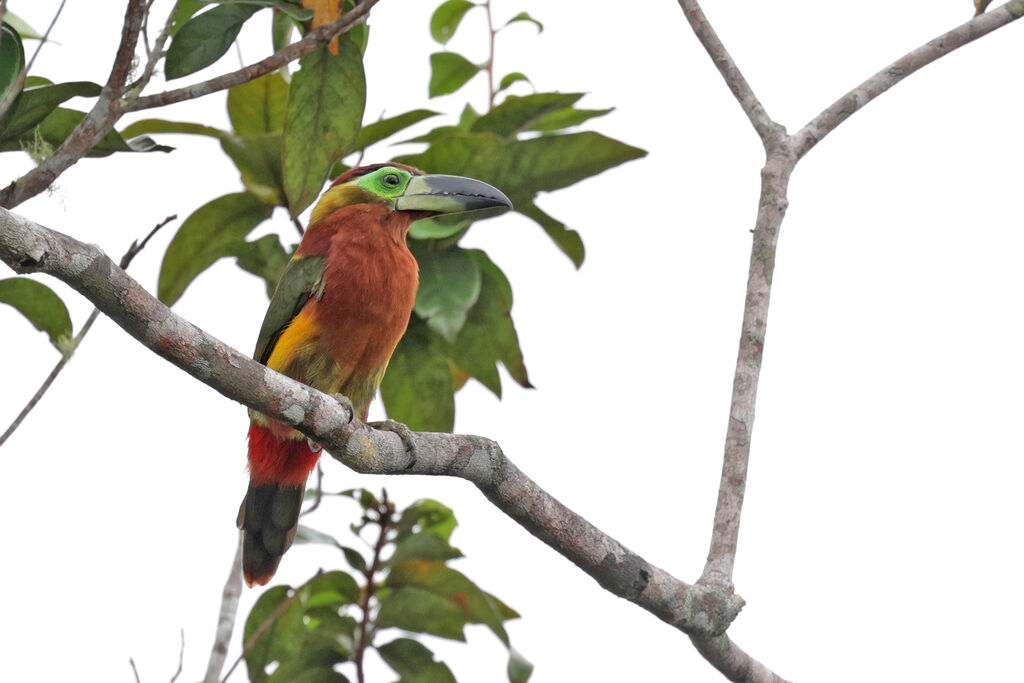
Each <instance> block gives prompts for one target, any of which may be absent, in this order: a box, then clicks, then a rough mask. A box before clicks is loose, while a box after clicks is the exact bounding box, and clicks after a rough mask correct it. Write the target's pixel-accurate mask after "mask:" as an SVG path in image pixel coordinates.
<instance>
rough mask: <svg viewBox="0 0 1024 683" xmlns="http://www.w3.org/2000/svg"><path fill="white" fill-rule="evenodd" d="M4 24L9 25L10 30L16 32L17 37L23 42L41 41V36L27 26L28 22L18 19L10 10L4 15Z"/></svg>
mask: <svg viewBox="0 0 1024 683" xmlns="http://www.w3.org/2000/svg"><path fill="white" fill-rule="evenodd" d="M3 19H4V22H5V23H7V24H10V26H11V28H13V29H14V30H15V31H17V32H18V35H19V36H21V37H22V38H23V39H25V40H42V39H43V34H42V33H40V32H39V31H37V30H35V29H34V28H32V27H31V26H29V24H28V22H27V21H25V20H24V19H22V18H21V17H19V16H18V15H17V14H15V13H14V12H12V11H11V10H7V11H6V12H5V13H4V17H3Z"/></svg>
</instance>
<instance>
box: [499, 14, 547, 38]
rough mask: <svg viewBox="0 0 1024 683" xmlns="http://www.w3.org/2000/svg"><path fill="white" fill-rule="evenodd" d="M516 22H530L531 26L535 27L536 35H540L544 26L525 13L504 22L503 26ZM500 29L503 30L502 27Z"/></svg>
mask: <svg viewBox="0 0 1024 683" xmlns="http://www.w3.org/2000/svg"><path fill="white" fill-rule="evenodd" d="M518 21H528V22H530V23H531V24H533V25H534V26H536V27H537V33H541V32H543V31H544V24H542V23H540V22H539V21H537V20H536V19H534V18H533V17H531V16H530V15H529V14H527V13H526V12H520V13H519V14H517V15H515V16H514V17H512V18H511V19H509V20H508V21H506V22H505V26H508V25H509V24H514V23H516V22H518ZM502 28H504V26H503V27H502Z"/></svg>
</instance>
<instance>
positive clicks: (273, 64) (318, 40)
mask: <svg viewBox="0 0 1024 683" xmlns="http://www.w3.org/2000/svg"><path fill="white" fill-rule="evenodd" d="M379 1H380V0H362V1H361V2H360V3H359V4H357V5H356V6H355V8H353V9H352V10H351V11H349V12H346V13H345V14H343V15H342V16H341V17H339V18H337V19H335V20H334V21H332V22H331V23H329V24H324V25H323V26H320V27H318V28H316V29H314V30H313V31H310V32H309V33H307V34H306V35H305V37H303V38H302V40H299V41H296V42H294V43H292V44H291V45H288V46H286V47H283V48H281V49H280V50H278V51H277V52H275V53H274V54H272V55H271V56H269V57H267V58H266V59H264V60H262V61H259V62H256V63H255V64H250V65H249V66H247V67H245V68H244V69H239V70H238V71H233V72H231V73H229V74H224V75H221V76H217V77H216V78H211V79H209V80H207V81H203V82H201V83H195V84H193V85H187V86H185V87H183V88H178V89H176V90H168V91H166V92H162V93H157V94H155V95H148V96H146V97H139V98H138V99H133V100H128V101H127V102H125V103H124V106H123V111H124V112H131V111H141V110H143V109H152V108H153V107H162V106H164V105H168V104H174V103H176V102H184V101H185V100H192V99H195V98H197V97H203V96H204V95H209V94H210V93H215V92H218V91H220V90H226V89H228V88H233V87H234V86H236V85H241V84H242V83H248V82H249V81H252V80H254V79H257V78H259V77H260V76H265V75H267V74H268V73H271V72H273V71H276V70H277V69H279V68H281V67H282V66H284V65H285V64H288V63H289V62H293V61H295V60H296V59H299V58H300V57H305V56H306V55H308V54H309V53H311V52H313V51H314V50H316V49H317V48H319V47H321V46H323V45H326V44H327V43H329V42H331V39H332V38H334V37H335V36H339V35H341V34H342V33H345V32H346V31H349V30H351V29H352V28H354V27H355V26H357V25H359V24H361V23H363V22H364V21H365V20H366V16H367V14H369V12H370V10H371V9H372V8H373V6H374V5H376V4H377V3H378V2H379Z"/></svg>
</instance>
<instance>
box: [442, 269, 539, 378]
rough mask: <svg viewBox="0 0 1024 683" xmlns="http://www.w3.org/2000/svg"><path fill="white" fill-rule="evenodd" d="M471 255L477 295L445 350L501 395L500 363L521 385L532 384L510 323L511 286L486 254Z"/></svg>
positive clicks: (459, 364)
mask: <svg viewBox="0 0 1024 683" xmlns="http://www.w3.org/2000/svg"><path fill="white" fill-rule="evenodd" d="M470 254H471V255H472V256H473V258H474V259H475V260H476V261H477V264H478V265H479V266H480V273H481V276H482V279H481V286H480V296H479V297H478V298H477V302H476V304H475V305H474V306H473V308H471V309H470V311H469V313H468V315H467V316H466V323H465V325H463V327H462V329H461V330H460V331H459V335H458V337H456V339H455V342H454V343H452V344H446V345H445V351H446V353H447V354H448V356H449V357H450V358H451V359H452V361H453V362H454V363H455V365H456V366H458V367H459V368H461V369H462V370H463V371H465V372H466V374H468V375H469V376H471V377H475V378H476V379H478V380H480V382H481V383H482V384H483V385H484V386H485V387H487V388H488V389H490V390H491V391H492V392H494V394H495V395H496V396H498V397H499V398H500V397H501V377H500V375H499V374H498V368H497V363H499V362H500V363H502V364H503V365H504V366H505V368H506V369H507V370H508V372H509V374H510V375H511V376H512V378H513V379H514V380H515V381H516V382H518V383H519V384H520V385H521V386H523V387H531V386H532V385H531V384H530V380H529V377H528V376H527V373H526V365H525V364H524V363H523V352H522V351H521V350H520V348H519V336H518V335H517V334H516V328H515V325H514V324H513V322H512V286H511V285H510V284H509V282H508V278H506V277H505V274H504V273H502V272H501V269H500V268H498V266H497V265H495V264H494V262H493V261H491V259H490V258H488V256H487V254H486V253H484V252H483V251H479V250H472V251H470Z"/></svg>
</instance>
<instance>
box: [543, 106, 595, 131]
mask: <svg viewBox="0 0 1024 683" xmlns="http://www.w3.org/2000/svg"><path fill="white" fill-rule="evenodd" d="M613 111H615V110H614V108H611V109H572V108H569V109H562V110H560V111H553V112H551V113H550V114H546V115H544V116H542V117H540V118H539V119H537V120H536V121H533V122H532V123H531V124H530V125H529V127H528V128H527V130H535V131H539V132H541V133H553V132H554V131H556V130H562V129H563V128H571V127H572V126H578V125H580V124H581V123H583V122H585V121H588V120H590V119H592V118H594V117H597V116H604V115H605V114H609V113H611V112H613Z"/></svg>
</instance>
